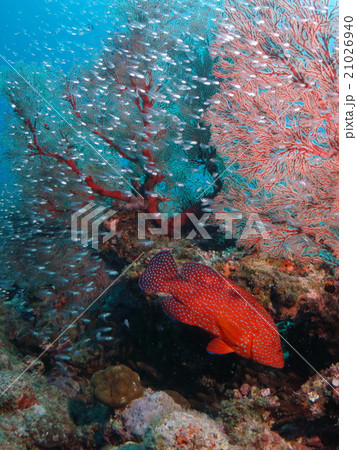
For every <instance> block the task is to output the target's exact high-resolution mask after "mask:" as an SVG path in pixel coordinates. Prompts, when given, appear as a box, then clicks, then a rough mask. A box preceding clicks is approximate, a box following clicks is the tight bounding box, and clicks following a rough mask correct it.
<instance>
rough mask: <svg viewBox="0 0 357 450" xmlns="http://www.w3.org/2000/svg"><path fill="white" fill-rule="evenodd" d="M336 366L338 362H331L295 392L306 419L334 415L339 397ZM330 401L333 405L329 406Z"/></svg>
mask: <svg viewBox="0 0 357 450" xmlns="http://www.w3.org/2000/svg"><path fill="white" fill-rule="evenodd" d="M338 368H339V367H338V364H332V366H331V367H329V368H328V369H326V370H323V371H322V372H321V373H320V374H316V375H314V376H313V377H311V378H309V380H308V381H307V382H306V383H304V384H303V385H302V386H301V388H300V389H299V391H298V392H297V393H296V395H297V397H298V402H299V404H300V405H302V407H303V408H304V410H305V411H306V417H307V418H308V419H310V420H315V419H318V418H320V417H323V416H331V415H334V416H336V404H338V399H339V372H338ZM331 403H332V404H334V405H333V406H331Z"/></svg>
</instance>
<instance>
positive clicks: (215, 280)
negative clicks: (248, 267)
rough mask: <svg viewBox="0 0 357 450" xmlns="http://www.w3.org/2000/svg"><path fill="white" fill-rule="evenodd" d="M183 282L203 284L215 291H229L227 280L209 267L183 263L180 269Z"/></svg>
mask: <svg viewBox="0 0 357 450" xmlns="http://www.w3.org/2000/svg"><path fill="white" fill-rule="evenodd" d="M181 276H182V278H184V280H186V281H189V282H192V283H199V284H204V285H206V286H211V287H214V288H217V289H229V287H230V286H229V283H228V282H227V280H226V279H225V278H224V277H223V276H222V275H220V274H219V273H217V272H216V271H215V270H213V269H211V267H209V266H206V265H205V264H199V263H185V264H184V265H183V266H182V268H181Z"/></svg>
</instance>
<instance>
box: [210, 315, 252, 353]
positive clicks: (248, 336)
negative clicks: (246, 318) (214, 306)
mask: <svg viewBox="0 0 357 450" xmlns="http://www.w3.org/2000/svg"><path fill="white" fill-rule="evenodd" d="M217 325H218V327H219V329H220V330H221V333H222V335H223V336H224V337H225V338H226V339H227V340H228V342H230V343H232V344H234V348H235V350H234V351H235V352H236V353H238V354H239V355H241V356H244V357H245V358H250V357H251V352H252V339H253V336H252V333H251V331H250V330H247V329H245V328H243V327H240V326H239V325H237V324H236V323H234V322H232V321H231V320H229V319H227V318H226V317H220V318H219V319H218V320H217Z"/></svg>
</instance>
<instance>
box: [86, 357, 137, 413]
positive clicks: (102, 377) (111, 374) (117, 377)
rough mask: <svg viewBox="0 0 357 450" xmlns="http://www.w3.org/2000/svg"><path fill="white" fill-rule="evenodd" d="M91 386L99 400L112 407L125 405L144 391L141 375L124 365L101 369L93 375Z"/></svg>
mask: <svg viewBox="0 0 357 450" xmlns="http://www.w3.org/2000/svg"><path fill="white" fill-rule="evenodd" d="M91 386H92V388H93V394H94V396H95V397H96V398H97V400H99V401H100V402H101V403H104V404H105V405H107V406H111V407H112V408H120V407H122V406H125V405H127V404H128V403H129V402H131V401H132V400H134V399H135V398H138V397H141V395H142V394H143V392H144V389H143V387H142V386H141V384H140V377H139V375H138V374H137V373H136V372H134V371H133V370H131V369H130V368H129V367H127V366H124V365H119V366H110V367H107V368H106V369H104V370H99V371H98V372H96V373H95V374H94V375H93V376H92V378H91Z"/></svg>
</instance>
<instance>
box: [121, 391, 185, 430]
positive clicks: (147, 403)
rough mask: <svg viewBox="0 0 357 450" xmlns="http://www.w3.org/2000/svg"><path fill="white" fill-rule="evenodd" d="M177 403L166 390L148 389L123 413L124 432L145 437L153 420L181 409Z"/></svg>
mask: <svg viewBox="0 0 357 450" xmlns="http://www.w3.org/2000/svg"><path fill="white" fill-rule="evenodd" d="M181 410H182V407H181V405H179V404H177V403H176V402H175V401H174V400H173V398H172V397H171V396H170V395H168V394H167V393H166V392H162V391H159V392H153V391H152V390H147V391H146V393H145V395H144V396H143V397H142V398H140V399H138V400H135V401H133V402H132V403H131V405H129V406H128V407H127V408H126V409H125V410H124V411H123V412H122V413H121V414H120V419H121V421H122V424H123V430H121V433H122V434H125V435H126V436H127V437H129V438H130V437H131V438H134V439H137V438H141V439H142V438H143V437H144V433H145V431H146V429H147V428H148V426H149V425H150V423H151V422H153V421H154V420H155V419H158V418H160V417H162V416H163V415H166V414H168V413H171V412H173V411H181Z"/></svg>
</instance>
